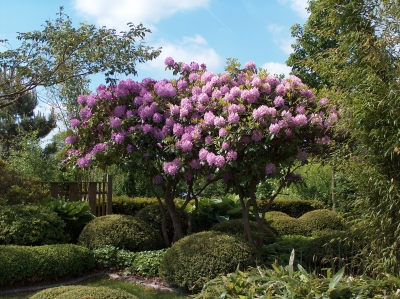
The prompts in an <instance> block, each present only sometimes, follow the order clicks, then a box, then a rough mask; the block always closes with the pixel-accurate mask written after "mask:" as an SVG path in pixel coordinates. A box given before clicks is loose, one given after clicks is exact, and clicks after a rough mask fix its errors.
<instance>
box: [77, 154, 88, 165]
mask: <svg viewBox="0 0 400 299" xmlns="http://www.w3.org/2000/svg"><path fill="white" fill-rule="evenodd" d="M91 162H92V156H91V155H90V154H86V155H85V156H84V157H82V158H79V159H78V160H77V162H76V164H78V166H79V167H82V168H84V167H88V166H89V164H90V163H91Z"/></svg>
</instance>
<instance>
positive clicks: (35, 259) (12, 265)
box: [0, 244, 95, 286]
mask: <svg viewBox="0 0 400 299" xmlns="http://www.w3.org/2000/svg"><path fill="white" fill-rule="evenodd" d="M0 265H1V267H0V286H10V285H13V284H14V283H25V282H39V281H51V280H55V279H57V278H60V277H73V276H79V275H82V274H83V273H84V272H85V271H88V270H90V269H92V268H94V266H95V259H94V256H93V253H92V252H91V251H90V250H89V249H87V248H84V247H81V246H77V245H73V244H56V245H44V246H36V247H30V246H17V245H6V246H4V245H0Z"/></svg>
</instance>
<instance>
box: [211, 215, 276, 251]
mask: <svg viewBox="0 0 400 299" xmlns="http://www.w3.org/2000/svg"><path fill="white" fill-rule="evenodd" d="M250 229H251V234H252V236H253V238H254V239H255V240H257V241H256V243H263V244H265V245H268V244H272V243H275V242H276V241H277V237H276V236H275V234H274V233H273V232H272V231H271V230H270V229H269V228H268V227H267V226H266V225H265V227H264V232H263V233H260V232H259V229H258V225H257V222H255V221H250ZM211 230H212V231H218V232H223V233H226V234H229V235H234V236H236V237H240V238H243V239H244V240H246V239H247V238H246V235H245V234H244V222H243V219H231V220H228V221H224V222H221V223H216V224H214V225H213V226H212V227H211ZM258 240H260V241H261V242H258Z"/></svg>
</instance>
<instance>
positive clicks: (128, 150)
mask: <svg viewBox="0 0 400 299" xmlns="http://www.w3.org/2000/svg"><path fill="white" fill-rule="evenodd" d="M132 150H133V145H132V144H128V145H127V146H126V152H127V153H131V152H132Z"/></svg>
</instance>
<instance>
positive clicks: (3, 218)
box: [0, 205, 68, 245]
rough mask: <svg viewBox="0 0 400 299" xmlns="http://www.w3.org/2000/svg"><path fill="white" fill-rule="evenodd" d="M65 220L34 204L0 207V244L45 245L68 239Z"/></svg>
mask: <svg viewBox="0 0 400 299" xmlns="http://www.w3.org/2000/svg"><path fill="white" fill-rule="evenodd" d="M64 227H65V222H64V221H63V220H62V219H61V218H60V217H59V216H58V215H57V214H56V213H55V212H53V211H51V210H50V209H49V208H46V207H43V206H35V205H13V206H3V207H1V209H0V244H3V245H8V244H14V245H46V244H57V243H64V242H66V241H68V237H67V236H66V235H65V233H64Z"/></svg>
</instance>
